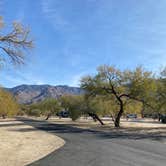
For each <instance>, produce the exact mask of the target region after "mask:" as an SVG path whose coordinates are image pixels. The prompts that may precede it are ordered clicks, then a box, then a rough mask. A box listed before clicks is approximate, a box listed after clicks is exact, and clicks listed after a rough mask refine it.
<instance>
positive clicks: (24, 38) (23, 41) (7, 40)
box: [0, 17, 33, 64]
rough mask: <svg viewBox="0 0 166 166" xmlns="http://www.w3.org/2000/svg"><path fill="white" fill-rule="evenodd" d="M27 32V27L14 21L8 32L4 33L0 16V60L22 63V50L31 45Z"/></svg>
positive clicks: (23, 56) (27, 48) (23, 57)
mask: <svg viewBox="0 0 166 166" xmlns="http://www.w3.org/2000/svg"><path fill="white" fill-rule="evenodd" d="M5 30H6V29H5ZM29 32H30V31H29V29H28V28H26V27H24V26H22V25H21V24H20V23H17V22H14V23H13V25H12V29H11V30H10V32H6V33H5V32H4V23H3V19H2V17H0V61H3V62H11V63H13V64H23V63H24V59H25V55H24V51H25V50H29V49H30V48H32V47H33V41H32V40H31V39H29Z"/></svg>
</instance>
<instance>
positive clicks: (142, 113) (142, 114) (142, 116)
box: [141, 103, 145, 118]
mask: <svg viewBox="0 0 166 166" xmlns="http://www.w3.org/2000/svg"><path fill="white" fill-rule="evenodd" d="M144 110H145V105H144V103H143V106H142V110H141V118H144Z"/></svg>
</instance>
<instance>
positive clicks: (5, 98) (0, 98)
mask: <svg viewBox="0 0 166 166" xmlns="http://www.w3.org/2000/svg"><path fill="white" fill-rule="evenodd" d="M18 112H19V105H18V104H17V102H16V101H15V99H14V97H13V96H12V95H11V94H10V93H9V92H7V91H5V90H4V89H2V88H0V116H2V118H6V117H7V116H9V117H10V116H14V115H16V114H17V113H18Z"/></svg>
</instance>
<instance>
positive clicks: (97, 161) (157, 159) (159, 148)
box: [23, 119, 166, 166]
mask: <svg viewBox="0 0 166 166" xmlns="http://www.w3.org/2000/svg"><path fill="white" fill-rule="evenodd" d="M23 121H24V122H25V123H27V124H29V125H32V126H34V127H35V128H37V129H41V130H44V131H47V132H51V133H53V134H56V135H58V136H60V137H61V138H63V139H64V140H65V141H66V144H65V145H64V146H63V147H62V148H60V149H59V150H57V151H55V152H53V153H51V154H50V155H48V156H46V157H44V158H42V159H41V160H38V161H36V162H34V163H32V164H30V165H29V166H165V165H166V144H164V143H161V142H159V141H156V140H161V139H166V138H165V137H163V138H162V137H152V136H148V135H143V134H127V133H117V132H111V131H110V132H109V133H106V132H97V131H93V130H87V129H78V128H74V127H71V126H69V125H59V124H50V123H45V122H42V123H41V122H39V121H34V120H33V121H32V120H26V119H24V120H23ZM39 139H40V138H39Z"/></svg>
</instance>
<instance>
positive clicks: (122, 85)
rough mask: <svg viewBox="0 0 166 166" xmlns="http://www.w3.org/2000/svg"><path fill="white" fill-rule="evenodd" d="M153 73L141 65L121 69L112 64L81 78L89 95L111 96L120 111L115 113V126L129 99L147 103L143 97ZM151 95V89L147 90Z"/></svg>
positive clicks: (83, 86)
mask: <svg viewBox="0 0 166 166" xmlns="http://www.w3.org/2000/svg"><path fill="white" fill-rule="evenodd" d="M151 77H152V75H151V73H150V72H147V71H144V70H143V69H142V68H141V67H138V68H136V69H135V70H134V71H129V70H126V71H120V70H119V69H116V68H115V67H112V66H106V65H104V66H100V67H99V68H98V73H97V74H96V75H95V76H86V77H84V78H83V79H82V80H81V87H82V88H83V89H84V90H85V91H86V92H87V95H88V96H97V95H102V96H109V98H111V99H112V101H114V102H115V104H117V105H118V107H119V111H117V112H116V115H115V121H114V124H115V127H119V126H120V118H121V116H122V114H123V113H124V106H125V104H126V102H128V101H129V100H136V101H139V102H142V103H145V104H147V103H146V101H145V100H146V98H144V97H143V95H144V90H146V88H145V87H146V86H145V85H147V86H148V83H150V80H151ZM147 93H148V95H149V93H150V92H149V91H148V92H147Z"/></svg>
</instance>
